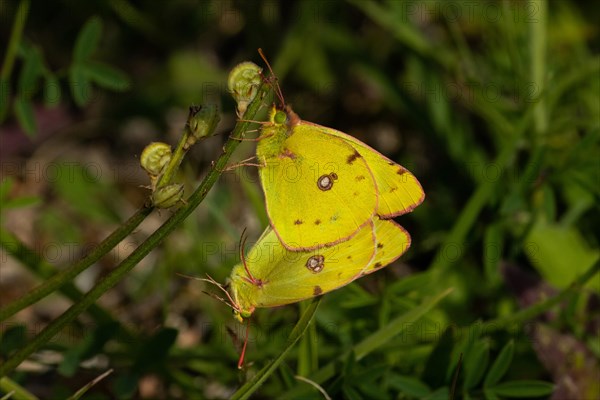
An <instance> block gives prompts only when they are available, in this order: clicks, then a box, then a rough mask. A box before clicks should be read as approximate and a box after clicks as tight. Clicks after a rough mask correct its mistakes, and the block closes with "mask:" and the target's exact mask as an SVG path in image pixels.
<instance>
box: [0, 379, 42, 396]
mask: <svg viewBox="0 0 600 400" xmlns="http://www.w3.org/2000/svg"><path fill="white" fill-rule="evenodd" d="M0 390H2V391H3V392H4V393H12V395H11V396H10V397H9V399H11V400H38V398H37V397H36V396H34V395H33V394H32V393H29V392H28V391H27V389H25V388H24V387H23V386H21V385H19V384H18V383H17V382H15V381H13V380H12V379H10V378H7V377H2V378H0Z"/></svg>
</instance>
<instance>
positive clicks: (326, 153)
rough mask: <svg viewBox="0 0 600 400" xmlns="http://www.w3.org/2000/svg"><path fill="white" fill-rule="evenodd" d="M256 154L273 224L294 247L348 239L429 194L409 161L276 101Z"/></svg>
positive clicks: (408, 208)
mask: <svg viewBox="0 0 600 400" xmlns="http://www.w3.org/2000/svg"><path fill="white" fill-rule="evenodd" d="M256 155H257V158H258V161H259V164H260V167H259V175H260V180H261V184H262V187H263V191H264V193H265V199H266V208H267V213H268V215H269V219H270V222H271V226H272V227H273V231H274V232H275V234H276V235H277V237H278V238H279V240H280V241H281V243H282V244H283V245H284V246H285V247H286V248H287V249H289V250H292V251H306V250H312V249H317V248H321V247H324V246H331V245H333V244H337V243H340V242H343V241H346V240H348V239H350V238H351V237H353V236H354V235H356V234H357V233H358V232H359V230H360V229H361V228H362V227H364V226H365V225H367V224H368V223H369V222H370V221H371V220H373V218H374V217H375V216H376V215H377V216H379V217H380V218H384V219H385V218H391V217H395V216H398V215H402V214H405V213H408V212H410V211H412V210H413V209H414V208H415V207H416V206H418V205H419V204H421V202H423V200H424V198H425V193H424V192H423V189H422V187H421V184H420V183H419V181H418V180H417V178H415V176H414V175H413V174H411V173H410V172H409V171H408V170H407V169H406V168H404V167H402V166H401V165H399V164H397V163H395V162H394V161H392V160H390V159H388V158H387V157H385V156H383V155H382V154H380V153H378V152H377V151H375V150H374V149H372V148H371V147H369V146H367V145H366V144H364V143H362V142H361V141H359V140H357V139H356V138H354V137H352V136H349V135H347V134H345V133H342V132H340V131H337V130H335V129H331V128H327V127H324V126H321V125H317V124H313V123H310V122H306V121H303V120H301V119H300V117H298V115H297V114H296V113H295V112H294V111H292V109H291V108H290V107H289V106H287V107H285V108H284V109H283V110H281V109H277V108H276V107H273V108H272V109H271V112H270V115H269V121H268V122H266V123H265V124H263V126H262V128H261V131H260V136H259V138H258V145H257V148H256Z"/></svg>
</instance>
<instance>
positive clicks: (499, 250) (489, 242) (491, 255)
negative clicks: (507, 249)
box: [483, 224, 503, 283]
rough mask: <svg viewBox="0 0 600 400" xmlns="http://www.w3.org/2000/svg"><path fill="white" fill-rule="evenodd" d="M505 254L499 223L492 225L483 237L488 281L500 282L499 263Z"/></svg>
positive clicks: (484, 261)
mask: <svg viewBox="0 0 600 400" xmlns="http://www.w3.org/2000/svg"><path fill="white" fill-rule="evenodd" d="M502 254H503V237H502V231H501V229H500V226H499V224H492V225H490V226H489V227H488V228H487V229H486V231H485V235H484V237H483V265H484V270H485V275H486V278H487V279H488V281H490V282H492V283H498V282H500V280H501V278H500V272H499V269H498V265H499V263H500V258H501V257H502Z"/></svg>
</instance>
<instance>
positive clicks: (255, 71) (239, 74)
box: [228, 61, 262, 117]
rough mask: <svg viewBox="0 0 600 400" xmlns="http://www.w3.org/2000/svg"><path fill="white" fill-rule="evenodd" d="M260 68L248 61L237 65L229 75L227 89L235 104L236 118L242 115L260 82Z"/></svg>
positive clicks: (256, 91)
mask: <svg viewBox="0 0 600 400" xmlns="http://www.w3.org/2000/svg"><path fill="white" fill-rule="evenodd" d="M261 72H262V68H261V67H259V66H258V65H256V64H254V63H253V62H250V61H245V62H243V63H241V64H238V65H236V66H235V68H233V69H232V70H231V72H230V73H229V80H228V87H229V91H230V92H231V94H232V96H233V98H234V99H235V101H236V102H237V112H238V116H240V117H241V116H242V115H244V113H245V112H246V109H247V108H248V104H250V102H252V100H254V98H255V97H256V94H257V93H258V87H259V86H260V82H261V77H262V76H261Z"/></svg>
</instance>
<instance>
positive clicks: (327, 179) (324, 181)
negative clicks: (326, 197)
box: [317, 172, 338, 191]
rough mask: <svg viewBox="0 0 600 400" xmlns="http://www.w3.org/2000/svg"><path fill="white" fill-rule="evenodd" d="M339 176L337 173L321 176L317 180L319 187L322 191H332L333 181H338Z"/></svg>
mask: <svg viewBox="0 0 600 400" xmlns="http://www.w3.org/2000/svg"><path fill="white" fill-rule="evenodd" d="M337 178H338V176H337V174H336V173H335V172H332V173H331V174H329V175H321V176H320V177H319V179H318V180H317V187H318V188H319V189H321V190H322V191H327V190H330V189H331V188H332V187H333V181H335V180H337Z"/></svg>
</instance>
